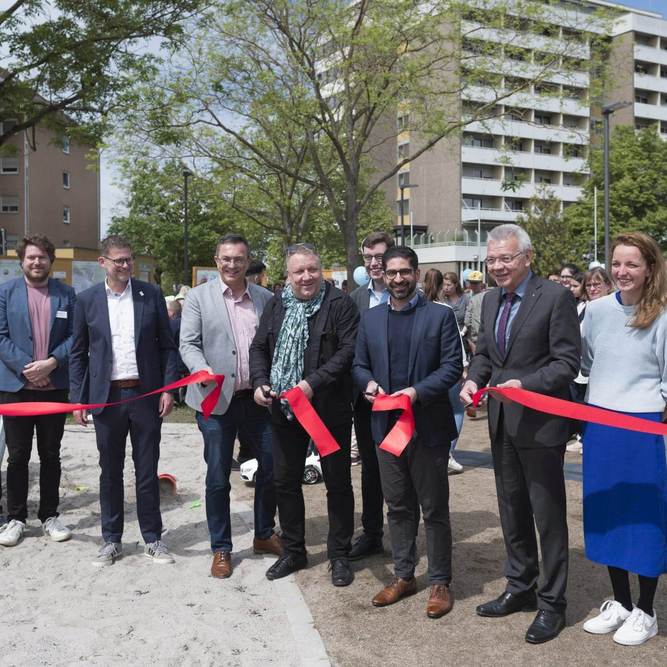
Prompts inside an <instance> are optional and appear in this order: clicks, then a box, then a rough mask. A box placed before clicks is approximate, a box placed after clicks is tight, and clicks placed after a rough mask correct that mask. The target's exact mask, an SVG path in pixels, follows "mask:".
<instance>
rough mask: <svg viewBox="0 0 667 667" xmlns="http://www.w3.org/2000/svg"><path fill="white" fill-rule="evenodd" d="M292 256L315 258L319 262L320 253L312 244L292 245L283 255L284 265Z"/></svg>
mask: <svg viewBox="0 0 667 667" xmlns="http://www.w3.org/2000/svg"><path fill="white" fill-rule="evenodd" d="M292 255H312V256H313V257H317V259H318V260H320V263H321V261H322V260H321V259H320V253H319V252H317V248H315V246H314V245H313V244H312V243H293V244H292V245H289V246H287V252H286V253H285V263H287V260H288V259H289V258H290V257H291V256H292Z"/></svg>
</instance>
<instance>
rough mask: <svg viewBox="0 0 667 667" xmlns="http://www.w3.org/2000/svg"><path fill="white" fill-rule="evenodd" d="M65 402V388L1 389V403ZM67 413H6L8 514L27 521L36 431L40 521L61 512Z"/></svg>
mask: <svg viewBox="0 0 667 667" xmlns="http://www.w3.org/2000/svg"><path fill="white" fill-rule="evenodd" d="M40 401H42V402H44V401H46V402H49V403H54V402H55V403H65V402H67V390H66V389H53V390H48V391H36V390H33V389H22V390H20V391H17V392H1V393H0V402H1V403H34V402H40ZM65 418H66V415H65V414H59V415H41V416H39V417H4V418H3V419H4V424H5V442H6V444H7V454H8V457H7V518H8V519H10V520H11V519H17V520H18V521H23V522H24V523H25V521H26V519H27V518H28V484H29V474H28V463H29V461H30V455H31V453H32V438H33V434H34V433H36V434H37V453H38V454H39V509H38V511H37V516H38V517H39V520H40V521H45V520H46V519H48V518H49V517H52V516H58V504H59V502H60V442H61V441H62V439H63V432H64V429H65Z"/></svg>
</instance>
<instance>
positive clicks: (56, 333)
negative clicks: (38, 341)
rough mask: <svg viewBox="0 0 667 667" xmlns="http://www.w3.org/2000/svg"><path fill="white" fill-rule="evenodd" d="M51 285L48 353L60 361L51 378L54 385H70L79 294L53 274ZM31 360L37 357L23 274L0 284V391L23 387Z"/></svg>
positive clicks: (56, 387)
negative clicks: (76, 306)
mask: <svg viewBox="0 0 667 667" xmlns="http://www.w3.org/2000/svg"><path fill="white" fill-rule="evenodd" d="M48 289H49V298H50V300H51V329H50V332H49V356H51V357H54V358H55V360H56V361H57V362H58V367H57V368H56V369H55V370H54V371H53V373H51V376H50V380H51V384H52V385H53V386H54V388H55V389H67V387H68V384H69V376H68V365H69V353H70V348H71V346H72V316H73V312H74V304H75V303H76V294H75V292H74V290H73V289H72V288H71V287H70V286H69V285H65V284H63V283H61V282H60V281H59V280H56V279H54V278H49V282H48ZM31 361H34V359H33V357H32V324H31V322H30V314H29V313H28V287H27V286H26V284H25V278H23V277H21V278H17V279H16V280H10V281H9V282H6V283H4V284H3V285H0V391H9V392H16V391H19V390H21V389H23V387H24V386H25V385H26V384H27V382H28V381H27V379H26V378H25V376H24V375H23V368H24V367H25V365H26V364H28V363H30V362H31Z"/></svg>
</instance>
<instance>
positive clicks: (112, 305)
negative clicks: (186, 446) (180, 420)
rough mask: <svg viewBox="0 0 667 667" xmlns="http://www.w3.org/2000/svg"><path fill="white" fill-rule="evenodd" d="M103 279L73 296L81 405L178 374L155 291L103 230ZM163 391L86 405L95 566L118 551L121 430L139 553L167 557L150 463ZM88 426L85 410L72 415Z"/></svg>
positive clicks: (155, 385) (151, 386) (73, 367)
mask: <svg viewBox="0 0 667 667" xmlns="http://www.w3.org/2000/svg"><path fill="white" fill-rule="evenodd" d="M98 262H99V264H100V266H102V267H103V268H104V271H105V273H106V280H105V281H104V283H101V284H99V285H94V286H93V287H90V288H89V289H87V290H85V291H84V292H82V293H81V294H79V297H78V300H77V304H76V308H75V311H74V340H73V342H72V353H71V357H70V398H71V400H72V401H75V402H81V403H112V402H116V401H121V400H125V399H131V398H136V397H137V396H139V395H140V394H145V393H147V392H149V391H153V390H155V389H159V388H160V387H163V386H164V385H165V384H168V383H170V382H173V381H175V380H176V379H177V373H176V346H175V345H174V341H173V339H172V335H171V329H170V327H169V318H168V316H167V308H166V305H165V302H164V298H163V297H162V295H161V293H160V290H159V289H158V288H157V287H156V286H155V285H151V284H150V283H146V282H142V281H139V280H134V279H131V278H130V276H131V274H132V269H133V266H134V259H133V256H132V250H131V248H130V244H129V243H128V242H127V241H126V240H125V239H124V238H122V237H121V236H115V235H114V236H109V237H107V238H106V239H105V240H104V241H102V244H101V256H100V257H99V259H98ZM173 402H174V399H173V396H172V394H171V393H169V392H162V393H161V394H159V395H158V394H156V395H154V396H149V397H147V398H143V399H141V400H138V401H132V402H129V403H125V404H123V405H117V406H113V407H106V408H96V409H95V410H92V414H93V422H94V424H95V435H96V437H97V448H98V450H99V453H100V467H101V469H102V470H101V474H100V507H101V513H102V538H103V539H104V545H103V546H102V548H101V549H100V552H99V554H98V556H97V558H96V559H95V560H94V561H93V563H94V564H95V565H100V566H103V565H111V564H112V563H113V562H114V560H115V559H117V558H119V557H120V556H121V555H122V546H121V538H122V535H123V466H124V462H125V441H126V439H127V435H128V433H129V434H130V440H131V442H132V459H133V460H134V467H135V476H136V494H137V515H138V519H139V527H140V529H141V535H142V537H143V538H144V541H145V542H146V547H145V549H144V554H145V555H146V556H147V557H149V558H150V559H151V560H153V562H156V563H173V558H172V557H171V555H170V554H169V551H168V550H167V548H166V547H165V545H164V544H163V543H162V540H161V537H162V517H161V515H160V489H159V485H158V478H157V464H158V459H159V456H160V431H161V427H162V418H163V417H164V416H166V415H167V414H169V412H170V411H171V409H172V407H173ZM74 417H75V419H76V420H77V422H78V423H79V424H81V425H82V426H86V425H87V415H86V411H85V410H79V411H77V412H75V413H74Z"/></svg>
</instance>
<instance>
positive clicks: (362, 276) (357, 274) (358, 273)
mask: <svg viewBox="0 0 667 667" xmlns="http://www.w3.org/2000/svg"><path fill="white" fill-rule="evenodd" d="M354 282H355V283H357V285H359V287H361V286H362V285H367V284H368V273H366V268H365V267H364V266H358V267H357V268H356V269H355V270H354Z"/></svg>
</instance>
